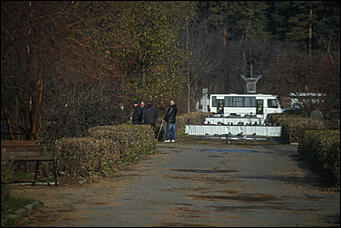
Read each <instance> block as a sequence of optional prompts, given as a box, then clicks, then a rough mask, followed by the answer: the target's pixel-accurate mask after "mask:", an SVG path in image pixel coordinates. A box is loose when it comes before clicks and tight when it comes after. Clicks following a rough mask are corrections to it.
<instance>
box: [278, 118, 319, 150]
mask: <svg viewBox="0 0 341 228" xmlns="http://www.w3.org/2000/svg"><path fill="white" fill-rule="evenodd" d="M272 117H273V120H274V121H275V123H276V124H277V125H281V126H282V130H281V141H282V142H283V143H298V142H299V140H300V138H301V137H302V136H303V135H304V134H305V131H306V130H318V129H325V126H324V123H323V121H322V120H313V119H310V118H304V117H301V116H298V115H284V114H273V115H272Z"/></svg>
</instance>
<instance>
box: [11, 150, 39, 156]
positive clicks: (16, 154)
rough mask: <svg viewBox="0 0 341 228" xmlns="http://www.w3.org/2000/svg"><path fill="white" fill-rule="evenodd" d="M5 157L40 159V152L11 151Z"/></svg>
mask: <svg viewBox="0 0 341 228" xmlns="http://www.w3.org/2000/svg"><path fill="white" fill-rule="evenodd" d="M5 156H8V157H14V156H18V157H33V156H35V157H39V156H40V151H9V152H7V153H6V154H5Z"/></svg>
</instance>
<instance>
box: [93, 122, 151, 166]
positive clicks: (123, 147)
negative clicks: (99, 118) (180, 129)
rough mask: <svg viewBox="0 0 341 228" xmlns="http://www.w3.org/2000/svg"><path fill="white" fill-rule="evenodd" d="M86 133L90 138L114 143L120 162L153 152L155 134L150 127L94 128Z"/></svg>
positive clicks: (124, 125) (123, 125) (117, 126)
mask: <svg viewBox="0 0 341 228" xmlns="http://www.w3.org/2000/svg"><path fill="white" fill-rule="evenodd" d="M88 132H89V136H91V137H94V138H97V139H110V140H113V141H115V142H116V143H117V145H118V151H119V154H120V159H121V160H122V161H126V160H127V161H130V160H134V159H135V158H136V157H138V156H139V155H140V154H145V153H148V152H150V151H154V150H155V145H156V139H155V133H154V129H153V128H152V127H151V126H150V125H129V124H122V125H115V126H96V127H92V128H89V129H88Z"/></svg>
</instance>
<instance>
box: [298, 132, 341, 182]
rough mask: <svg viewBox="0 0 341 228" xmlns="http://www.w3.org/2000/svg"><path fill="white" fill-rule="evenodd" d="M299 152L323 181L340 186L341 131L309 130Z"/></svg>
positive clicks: (302, 140)
mask: <svg viewBox="0 0 341 228" xmlns="http://www.w3.org/2000/svg"><path fill="white" fill-rule="evenodd" d="M297 150H298V152H299V154H300V157H302V158H303V159H304V160H305V161H306V162H307V163H308V164H309V166H310V167H311V168H312V169H313V170H314V171H316V172H317V173H318V174H319V175H320V176H321V177H322V179H323V180H325V181H326V182H327V183H328V184H331V185H336V186H340V131H338V130H308V131H306V132H305V134H304V135H303V137H301V139H300V142H299V146H298V149H297Z"/></svg>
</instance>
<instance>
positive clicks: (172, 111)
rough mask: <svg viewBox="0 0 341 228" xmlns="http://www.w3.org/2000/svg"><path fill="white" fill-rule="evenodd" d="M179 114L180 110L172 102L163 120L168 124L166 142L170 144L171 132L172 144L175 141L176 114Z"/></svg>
mask: <svg viewBox="0 0 341 228" xmlns="http://www.w3.org/2000/svg"><path fill="white" fill-rule="evenodd" d="M177 112H178V108H177V107H176V104H175V102H174V101H173V100H171V101H170V107H169V108H168V110H167V113H166V115H165V117H164V118H163V119H164V120H165V121H166V122H167V126H166V141H165V142H169V132H170V131H172V142H174V140H175V122H176V114H177Z"/></svg>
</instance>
